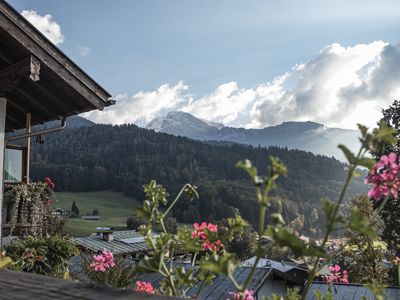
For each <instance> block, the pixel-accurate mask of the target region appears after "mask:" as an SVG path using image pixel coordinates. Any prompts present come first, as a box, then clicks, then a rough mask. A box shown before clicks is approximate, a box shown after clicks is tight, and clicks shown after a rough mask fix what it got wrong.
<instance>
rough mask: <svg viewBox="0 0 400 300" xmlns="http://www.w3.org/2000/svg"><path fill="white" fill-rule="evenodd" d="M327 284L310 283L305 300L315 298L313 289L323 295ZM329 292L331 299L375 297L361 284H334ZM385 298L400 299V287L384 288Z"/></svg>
mask: <svg viewBox="0 0 400 300" xmlns="http://www.w3.org/2000/svg"><path fill="white" fill-rule="evenodd" d="M328 288H329V285H328V284H326V283H325V282H320V281H315V282H313V283H312V284H311V288H310V291H309V292H308V294H307V297H306V300H316V299H317V298H316V297H315V295H314V291H320V292H321V293H322V294H323V295H326V292H327V291H328ZM331 292H332V293H333V299H335V300H359V299H362V297H363V296H365V297H366V299H376V298H375V297H374V295H373V294H372V293H371V291H370V290H368V289H367V288H366V287H365V286H363V285H361V284H340V283H337V284H334V285H333V286H332V287H331ZM383 299H385V300H396V299H400V288H397V287H389V288H386V292H385V295H384V297H383Z"/></svg>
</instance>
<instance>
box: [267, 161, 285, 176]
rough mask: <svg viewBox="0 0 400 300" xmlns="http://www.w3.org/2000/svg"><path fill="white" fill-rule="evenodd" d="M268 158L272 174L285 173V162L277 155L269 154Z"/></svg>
mask: <svg viewBox="0 0 400 300" xmlns="http://www.w3.org/2000/svg"><path fill="white" fill-rule="evenodd" d="M270 160H271V171H272V172H271V173H272V176H274V175H286V174H287V172H288V170H287V168H286V166H285V164H284V163H283V162H282V161H281V160H280V159H279V158H278V157H274V156H270Z"/></svg>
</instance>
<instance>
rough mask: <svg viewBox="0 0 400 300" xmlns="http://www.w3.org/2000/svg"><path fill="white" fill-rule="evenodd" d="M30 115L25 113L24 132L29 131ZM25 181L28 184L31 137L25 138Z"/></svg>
mask: <svg viewBox="0 0 400 300" xmlns="http://www.w3.org/2000/svg"><path fill="white" fill-rule="evenodd" d="M31 120H32V116H31V114H30V113H27V114H26V134H30V133H31V124H32V121H31ZM25 155H26V156H25V176H26V177H25V182H26V183H27V184H29V169H30V161H31V138H30V137H29V136H28V137H27V138H26V154H25Z"/></svg>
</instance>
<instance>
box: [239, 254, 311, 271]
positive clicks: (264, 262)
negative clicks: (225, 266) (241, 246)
mask: <svg viewBox="0 0 400 300" xmlns="http://www.w3.org/2000/svg"><path fill="white" fill-rule="evenodd" d="M255 261H256V257H255V256H253V257H251V258H249V259H247V260H245V261H244V262H242V263H241V264H240V265H241V266H243V267H252V266H253V265H254V263H255ZM257 267H258V268H273V269H275V270H278V271H280V272H282V273H286V272H288V271H290V270H292V269H299V270H304V271H307V270H306V269H304V268H302V267H299V266H298V265H296V264H295V263H292V262H283V261H282V262H280V261H276V260H272V259H268V258H261V259H260V260H259V261H258V264H257Z"/></svg>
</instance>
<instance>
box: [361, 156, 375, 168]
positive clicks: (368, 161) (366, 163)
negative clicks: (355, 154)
mask: <svg viewBox="0 0 400 300" xmlns="http://www.w3.org/2000/svg"><path fill="white" fill-rule="evenodd" d="M375 163H376V161H375V160H374V159H372V158H367V157H364V158H361V159H360V160H359V161H358V165H359V166H363V167H366V168H367V169H368V170H370V169H372V168H373V167H374V166H375Z"/></svg>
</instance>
